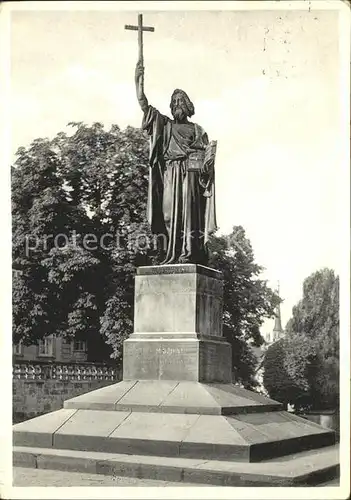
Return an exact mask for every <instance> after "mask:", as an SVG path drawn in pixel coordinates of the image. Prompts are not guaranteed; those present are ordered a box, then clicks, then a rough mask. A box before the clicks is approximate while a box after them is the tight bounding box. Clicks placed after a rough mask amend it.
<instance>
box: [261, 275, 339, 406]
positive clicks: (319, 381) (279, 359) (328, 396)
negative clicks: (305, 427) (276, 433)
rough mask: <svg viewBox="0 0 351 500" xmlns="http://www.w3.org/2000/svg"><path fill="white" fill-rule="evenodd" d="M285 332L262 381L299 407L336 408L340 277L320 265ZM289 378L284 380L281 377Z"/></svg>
mask: <svg viewBox="0 0 351 500" xmlns="http://www.w3.org/2000/svg"><path fill="white" fill-rule="evenodd" d="M286 330H287V335H286V337H285V338H284V339H283V340H282V341H281V342H280V344H279V346H277V347H276V344H273V346H271V347H270V348H269V349H268V351H267V354H266V358H265V364H264V366H265V373H264V385H265V387H266V389H267V390H268V392H269V394H270V395H271V396H272V397H274V395H275V394H277V393H279V398H280V400H281V401H284V402H289V403H291V404H293V405H294V406H295V408H296V409H318V410H320V409H330V408H332V409H335V408H337V407H338V404H339V278H338V277H337V276H335V274H334V271H332V270H330V269H322V270H320V271H317V272H315V273H313V274H312V275H311V276H309V277H308V278H307V279H306V280H305V281H304V284H303V298H302V300H301V301H300V302H299V303H298V304H297V305H296V306H295V307H294V308H293V316H292V318H291V319H290V320H289V322H288V324H287V329H286ZM282 379H284V380H288V381H289V383H286V384H285V385H284V384H282V382H281V380H282Z"/></svg>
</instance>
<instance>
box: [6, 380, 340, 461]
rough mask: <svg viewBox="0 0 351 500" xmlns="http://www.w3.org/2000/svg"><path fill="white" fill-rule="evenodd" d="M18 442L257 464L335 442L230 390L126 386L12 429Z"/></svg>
mask: <svg viewBox="0 0 351 500" xmlns="http://www.w3.org/2000/svg"><path fill="white" fill-rule="evenodd" d="M101 408H104V409H101ZM13 439H14V441H13V443H14V445H16V446H35V447H44V448H56V449H70V450H79V451H94V452H106V453H120V454H137V455H148V456H164V457H178V458H193V459H203V460H232V461H236V462H237V461H241V462H257V461H262V460H268V459H271V458H275V457H280V456H284V455H288V454H291V453H299V452H302V451H305V450H309V449H312V448H322V447H325V446H331V445H333V444H334V443H335V434H334V432H332V431H329V430H327V429H325V428H323V427H321V426H319V425H317V424H314V423H313V422H310V421H308V420H305V419H302V418H299V417H296V416H294V415H291V414H289V413H288V412H286V411H284V410H282V408H281V405H280V404H279V403H277V402H275V401H273V400H270V399H268V398H264V397H262V396H259V395H257V394H255V393H252V392H250V391H245V390H243V389H240V388H238V387H236V386H233V385H231V384H228V385H227V384H223V385H221V384H218V385H216V384H208V385H207V384H200V383H196V382H193V383H192V382H180V383H175V382H171V381H170V382H155V381H153V382H148V381H134V382H132V381H124V382H120V383H119V384H115V385H113V386H109V387H105V388H102V389H99V390H97V391H93V392H91V393H88V394H85V395H83V396H79V397H77V398H73V399H72V400H68V401H66V402H65V408H63V409H62V410H59V411H56V412H53V413H49V414H47V415H42V416H40V417H37V418H34V419H32V420H28V421H26V422H22V423H20V424H17V425H15V426H14V436H13Z"/></svg>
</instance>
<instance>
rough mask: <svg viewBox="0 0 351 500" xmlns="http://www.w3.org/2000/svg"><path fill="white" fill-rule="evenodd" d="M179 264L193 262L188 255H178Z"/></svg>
mask: <svg viewBox="0 0 351 500" xmlns="http://www.w3.org/2000/svg"><path fill="white" fill-rule="evenodd" d="M178 262H179V264H193V261H192V260H191V259H190V258H189V257H179V259H178Z"/></svg>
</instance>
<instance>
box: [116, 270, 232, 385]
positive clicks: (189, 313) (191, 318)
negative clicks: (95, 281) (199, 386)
mask: <svg viewBox="0 0 351 500" xmlns="http://www.w3.org/2000/svg"><path fill="white" fill-rule="evenodd" d="M222 296H223V281H222V275H221V273H220V272H218V271H215V270H214V269H210V268H208V267H204V266H199V265H195V264H181V265H179V264H178V265H166V266H157V267H156V266H152V267H140V268H139V269H138V271H137V276H136V278H135V308H134V334H133V335H132V336H131V337H130V338H129V339H128V340H126V341H125V343H124V348H123V349H124V350H123V379H124V380H189V381H196V382H220V383H230V382H231V361H232V360H231V346H230V344H229V343H228V342H225V341H224V339H223V338H222V311H223V304H222Z"/></svg>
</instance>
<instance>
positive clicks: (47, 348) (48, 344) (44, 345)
mask: <svg viewBox="0 0 351 500" xmlns="http://www.w3.org/2000/svg"><path fill="white" fill-rule="evenodd" d="M53 352H54V339H53V338H52V337H47V338H46V339H43V340H39V346H38V355H39V356H53Z"/></svg>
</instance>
